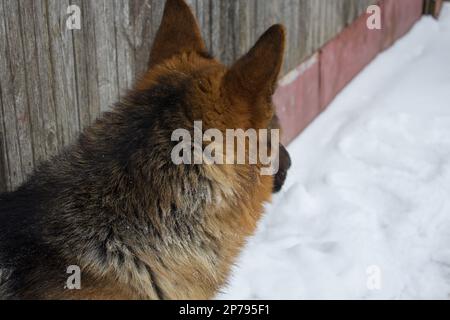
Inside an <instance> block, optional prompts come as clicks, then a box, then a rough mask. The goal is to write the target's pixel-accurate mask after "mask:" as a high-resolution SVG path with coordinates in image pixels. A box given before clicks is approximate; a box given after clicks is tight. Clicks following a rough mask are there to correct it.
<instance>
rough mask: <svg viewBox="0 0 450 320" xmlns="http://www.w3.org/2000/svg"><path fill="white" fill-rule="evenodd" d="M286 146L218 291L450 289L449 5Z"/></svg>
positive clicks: (376, 295)
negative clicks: (278, 178) (276, 185)
mask: <svg viewBox="0 0 450 320" xmlns="http://www.w3.org/2000/svg"><path fill="white" fill-rule="evenodd" d="M289 150H290V153H291V156H292V159H293V168H292V170H291V171H290V173H289V178H288V181H287V184H286V186H285V189H284V191H283V192H282V193H281V194H279V195H278V196H276V197H275V199H274V202H273V204H272V205H270V206H269V207H268V209H267V215H266V217H265V218H264V220H263V221H262V223H261V225H260V228H259V231H258V232H257V234H256V235H255V237H254V238H252V239H251V240H250V241H249V244H248V246H247V248H246V250H245V251H244V253H243V255H242V257H241V259H240V261H239V263H238V266H237V267H236V268H235V272H234V275H233V277H232V279H231V280H230V286H229V287H228V288H226V289H224V290H223V291H224V293H223V294H222V295H221V296H220V297H219V298H222V299H384V298H386V299H406V298H412V299H429V298H438V299H447V298H449V297H450V5H446V7H445V8H444V12H443V13H442V16H441V19H440V21H439V22H436V21H435V20H433V19H432V18H430V17H424V18H423V19H422V20H421V21H420V22H419V23H417V24H416V26H415V27H414V29H413V30H412V31H411V32H410V33H409V34H408V35H406V36H405V37H404V38H403V39H401V40H400V41H398V42H397V43H396V44H395V46H394V47H392V48H391V49H389V50H388V51H386V52H385V53H383V54H381V55H380V56H379V57H378V58H377V59H376V60H375V61H374V62H373V63H371V64H370V65H369V66H368V67H367V68H366V69H365V70H364V71H363V73H362V74H360V75H359V76H358V77H357V78H356V79H355V80H354V81H353V82H352V83H351V84H350V86H348V87H347V88H346V89H345V91H344V92H342V93H341V94H340V95H339V97H338V98H337V99H336V100H335V101H334V102H333V104H332V105H331V106H330V107H329V109H328V110H327V111H326V112H325V113H324V114H323V115H321V116H320V117H319V118H318V119H317V120H316V121H315V122H314V123H313V124H312V125H311V126H310V127H309V128H308V129H307V130H306V131H305V132H304V133H303V134H302V135H301V136H300V137H299V138H298V139H297V140H296V141H295V142H294V143H293V144H292V145H291V146H290V148H289Z"/></svg>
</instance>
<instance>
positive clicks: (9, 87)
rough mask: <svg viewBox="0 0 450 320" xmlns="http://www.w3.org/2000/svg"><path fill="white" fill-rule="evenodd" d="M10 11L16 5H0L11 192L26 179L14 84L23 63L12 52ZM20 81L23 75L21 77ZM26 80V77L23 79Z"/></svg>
mask: <svg viewBox="0 0 450 320" xmlns="http://www.w3.org/2000/svg"><path fill="white" fill-rule="evenodd" d="M11 10H15V7H14V2H12V1H2V2H1V3H0V13H1V14H0V34H2V39H1V40H2V41H0V74H1V75H2V76H1V77H0V90H1V95H2V115H3V119H2V120H3V127H4V130H3V134H4V138H3V140H4V143H5V146H6V149H7V151H8V153H7V155H6V157H5V158H6V161H7V163H8V173H7V174H8V181H7V182H6V184H7V186H8V188H10V189H12V188H14V187H15V186H16V183H17V181H22V180H23V179H24V173H23V171H22V158H21V146H20V133H19V129H18V126H19V125H18V121H17V110H16V104H18V103H23V100H24V97H23V91H22V89H23V88H20V91H19V90H17V89H16V88H14V83H15V82H17V80H18V78H16V75H15V74H14V73H13V72H14V71H15V69H17V64H18V63H19V61H18V60H20V58H19V57H17V51H16V50H11V48H13V47H14V45H15V40H14V41H13V42H12V38H11V37H14V36H15V35H14V34H13V32H14V30H12V29H11V28H12V27H13V26H12V25H11V20H10V14H8V12H11ZM19 79H20V76H19ZM21 80H22V81H23V78H22V79H21Z"/></svg>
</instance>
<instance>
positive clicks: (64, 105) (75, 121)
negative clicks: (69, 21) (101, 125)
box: [47, 0, 80, 147]
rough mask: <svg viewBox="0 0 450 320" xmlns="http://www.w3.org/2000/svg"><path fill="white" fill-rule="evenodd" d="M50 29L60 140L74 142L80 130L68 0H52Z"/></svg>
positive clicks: (64, 144) (66, 142) (61, 142)
mask: <svg viewBox="0 0 450 320" xmlns="http://www.w3.org/2000/svg"><path fill="white" fill-rule="evenodd" d="M47 4H48V29H49V35H50V38H49V40H50V58H51V67H52V68H51V70H52V75H53V82H52V90H53V92H54V97H55V104H56V106H57V108H56V110H57V112H56V121H57V126H58V132H57V135H58V141H59V144H60V147H63V146H66V145H68V144H69V143H71V142H73V141H74V140H75V139H76V137H77V136H78V132H79V130H80V119H79V112H78V104H77V95H76V90H77V87H76V77H75V61H74V55H73V52H74V48H73V39H72V31H71V30H69V29H68V28H67V27H66V17H67V8H68V7H69V5H70V3H69V1H68V0H48V1H47Z"/></svg>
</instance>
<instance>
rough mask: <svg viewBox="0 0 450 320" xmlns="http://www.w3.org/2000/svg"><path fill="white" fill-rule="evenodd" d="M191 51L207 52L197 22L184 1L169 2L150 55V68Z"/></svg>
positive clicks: (170, 0)
mask: <svg viewBox="0 0 450 320" xmlns="http://www.w3.org/2000/svg"><path fill="white" fill-rule="evenodd" d="M190 51H194V52H198V53H204V52H206V46H205V43H204V42H203V39H202V35H201V32H200V28H199V26H198V24H197V21H196V19H195V17H194V15H193V13H192V11H191V9H190V8H189V5H188V4H187V3H186V2H185V1H184V0H167V2H166V7H165V8H164V14H163V18H162V22H161V26H160V27H159V30H158V32H157V34H156V38H155V41H154V43H153V48H152V52H151V54H150V60H149V67H152V66H154V65H157V64H159V63H161V62H163V61H164V60H166V59H169V58H171V57H173V56H175V55H177V54H181V53H183V52H190Z"/></svg>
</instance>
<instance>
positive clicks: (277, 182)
mask: <svg viewBox="0 0 450 320" xmlns="http://www.w3.org/2000/svg"><path fill="white" fill-rule="evenodd" d="M291 165H292V161H291V157H290V155H289V152H288V151H287V150H286V148H285V147H284V146H283V145H280V168H279V170H278V172H277V174H276V175H275V179H274V183H273V192H274V193H277V192H280V190H281V189H282V188H283V185H284V182H285V181H286V177H287V172H288V170H289V168H290V167H291Z"/></svg>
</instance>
